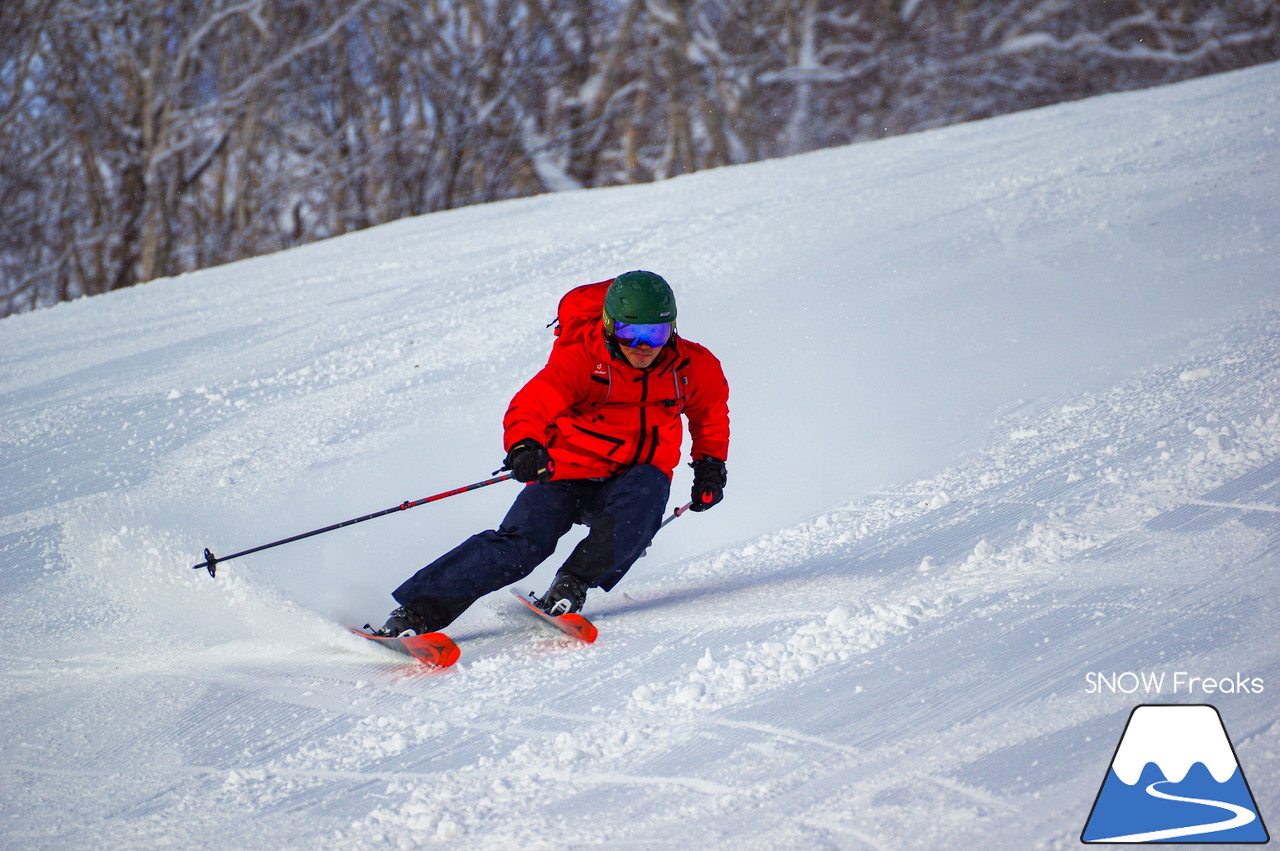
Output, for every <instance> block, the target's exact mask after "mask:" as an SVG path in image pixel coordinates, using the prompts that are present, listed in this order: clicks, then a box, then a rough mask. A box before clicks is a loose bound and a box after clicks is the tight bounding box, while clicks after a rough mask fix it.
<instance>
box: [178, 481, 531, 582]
mask: <svg viewBox="0 0 1280 851" xmlns="http://www.w3.org/2000/svg"><path fill="white" fill-rule="evenodd" d="M510 478H513V474H512V473H508V474H507V475H505V476H498V477H497V478H496V479H486V480H485V481H483V482H476V483H475V484H471V485H464V486H463V487H460V488H454V489H453V490H451V491H445V492H444V493H438V494H436V495H435V496H428V497H423V498H422V499H415V500H413V501H412V502H402V503H400V504H399V505H395V506H392V507H391V508H386V509H383V510H382V511H375V512H374V513H373V514H366V515H365V516H364V517H356V518H353V519H351V520H344V521H342V522H341V523H334V524H333V525H332V526H325V527H324V528H323V529H312V530H311V531H310V532H303V533H302V534H301V535H294V536H293V537H292V538H285V539H284V540H281V541H273V542H272V543H270V544H263V545H262V546H260V547H254V548H253V549H251V550H244V551H243V552H238V553H233V554H232V555H229V556H215V555H214V554H213V553H212V552H210V550H209V548H208V547H205V549H204V561H202V562H200V563H199V564H193V565H191V569H192V570H199V569H200V568H202V567H203V568H204V569H205V570H208V571H209V575H210V576H217V575H218V574H217V568H218V563H219V562H224V561H231V559H233V558H240V556H247V555H249V554H251V553H259V552H262V551H263V550H269V549H271V548H272V547H278V546H280V545H281V544H292V543H293V542H294V541H301V540H302V539H303V538H310V537H312V536H314V535H323V534H324V533H325V532H332V531H333V530H334V529H341V528H343V527H344V526H354V525H355V524H356V523H363V522H364V521H366V520H372V519H373V518H375V517H382V516H384V515H387V514H391V513H393V512H396V511H407V510H408V509H410V508H417V507H418V506H419V505H426V504H427V503H428V502H435V501H436V500H440V499H446V498H448V497H451V496H457V495H458V494H460V493H466V492H467V491H473V490H476V489H477V488H484V487H488V486H489V485H496V484H497V483H498V482H505V481H506V480H507V479H510Z"/></svg>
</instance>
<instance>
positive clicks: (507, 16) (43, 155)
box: [0, 0, 1280, 315]
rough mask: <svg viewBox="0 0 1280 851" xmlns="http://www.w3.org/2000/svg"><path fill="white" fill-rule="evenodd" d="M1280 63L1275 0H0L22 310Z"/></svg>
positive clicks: (7, 238)
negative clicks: (345, 239)
mask: <svg viewBox="0 0 1280 851" xmlns="http://www.w3.org/2000/svg"><path fill="white" fill-rule="evenodd" d="M1276 59H1280V4H1278V3H1277V2H1275V0H1008V2H977V0H942V2H928V0H843V2H838V1H837V0H778V1H777V2H763V0H205V2H199V1H198V0H185V2H173V0H0V315H8V314H12V313H17V312H22V311H26V310H31V309H34V308H37V307H42V306H47V305H50V304H54V303H56V302H58V301H63V300H67V299H72V298H77V297H79V296H82V295H92V294H95V293H101V292H106V291H109V290H113V289H119V288H122V287H127V286H130V285H132V284H134V283H137V282H140V281H146V280H150V279H153V278H157V277H163V276H167V275H174V274H178V273H181V272H186V271H191V270H194V269H199V268H204V267H208V266H213V265H218V264H222V263H227V262H230V261H233V260H238V259H242V258H245V257H251V256H255V255H260V254H264V253H268V252H272V251H277V250H280V249H283V248H288V247H291V246H295V245H300V244H303V243H307V242H310V241H313V240H317V239H323V238H326V237H330V236H336V235H339V234H343V233H347V232H350V231H354V230H359V229H361V228H366V227H370V226H372V225H377V224H382V223H385V222H389V221H393V220H396V219H399V218H402V217H405V216H412V215H418V214H422V213H429V212H433V211H437V210H445V209H451V208H455V207H461V206H465V205H469V204H476V203H483V202H487V201H494V200H499V199H504V198H514V197H520V196H527V195H533V194H537V193H541V192H547V191H558V190H565V189H574V188H585V187H598V186H611V185H619V184H631V183H638V182H645V181H652V180H660V179H663V178H667V177H671V176H674V175H678V174H686V173H690V172H694V171H699V170H702V169H707V168H714V167H717V166H721V165H728V164H735V163H746V162H753V161H756V160H760V159H765V158H769V157H777V156H787V155H791V154H797V153H803V152H805V151H810V150H815V149H818V148H823V147H829V146H833V145H842V144H848V143H852V142H859V141H865V140H871V139H877V138H881V137H884V136H891V135H897V134H902V133H909V132H913V131H918V130H923V129H927V128H930V127H938V126H942V125H946V124H954V123H958V122H963V121H970V120H974V119H980V118H987V117H990V116H994V115H999V114H1003V113H1008V112H1012V111H1016V110H1021V109H1028V108H1033V107H1038V106H1044V105H1047V104H1051V103H1056V102H1060V101H1065V100H1071V99H1077V98H1082V97H1088V96H1091V95H1096V94H1102V93H1106V92H1114V91H1123V90H1130V89H1135V88H1141V87H1145V86H1152V85H1160V84H1165V83H1171V82H1176V81H1178V80H1183V79H1188V78H1191V77H1196V76H1200V75H1203V74H1209V73H1216V72H1221V71H1227V70H1232V69H1235V68H1240V67H1245V66H1248V65H1254V64H1258V63H1262V62H1268V61H1273V60H1276Z"/></svg>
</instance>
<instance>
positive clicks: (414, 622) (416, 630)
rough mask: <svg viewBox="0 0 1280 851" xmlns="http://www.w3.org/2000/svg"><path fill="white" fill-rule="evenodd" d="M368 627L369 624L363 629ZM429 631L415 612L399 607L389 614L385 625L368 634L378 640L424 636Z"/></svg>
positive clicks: (425, 623)
mask: <svg viewBox="0 0 1280 851" xmlns="http://www.w3.org/2000/svg"><path fill="white" fill-rule="evenodd" d="M368 627H369V624H365V628H366V629H367V628H368ZM431 631H432V630H430V629H428V628H427V622H426V621H425V620H424V619H423V618H421V617H419V616H418V613H417V612H415V611H413V610H412V609H409V608H406V607H404V606H401V607H400V608H398V609H396V610H395V611H394V612H392V613H391V615H390V616H389V617H388V618H387V622H386V623H384V624H383V625H382V626H381V627H379V628H378V629H375V630H374V631H373V632H371V633H369V634H370V635H374V636H377V637H378V638H399V637H400V636H402V635H425V634H426V633H428V632H431Z"/></svg>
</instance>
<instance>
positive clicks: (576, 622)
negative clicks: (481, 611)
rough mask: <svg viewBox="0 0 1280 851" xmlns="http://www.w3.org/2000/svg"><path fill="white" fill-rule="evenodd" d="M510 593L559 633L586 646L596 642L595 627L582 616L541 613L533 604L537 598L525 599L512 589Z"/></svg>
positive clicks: (530, 596)
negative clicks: (569, 636) (570, 636)
mask: <svg viewBox="0 0 1280 851" xmlns="http://www.w3.org/2000/svg"><path fill="white" fill-rule="evenodd" d="M511 593H512V594H514V595H515V598H516V599H517V600H519V601H520V602H521V603H524V604H525V605H526V606H528V607H529V611H531V612H533V613H534V614H535V615H537V616H538V617H540V618H542V619H543V620H544V621H546V622H547V623H549V624H551V625H552V626H554V627H555V628H556V629H558V630H560V631H561V632H564V633H566V634H568V635H572V636H573V637H574V638H576V639H578V640H579V641H583V642H586V643H587V644H590V643H591V642H593V641H595V640H596V634H597V630H596V625H595V624H593V623H592V622H591V621H589V620H587V619H586V618H584V617H583V616H582V615H579V614H576V613H575V614H569V615H549V614H547V613H546V612H544V611H542V609H539V608H538V606H537V605H536V604H535V603H534V602H533V600H535V599H537V598H536V597H534V596H533V595H532V594H530V595H529V596H528V597H526V596H524V595H523V594H521V593H520V592H519V591H517V590H516V589H514V588H512V589H511ZM531 598H532V599H531Z"/></svg>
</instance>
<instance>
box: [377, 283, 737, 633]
mask: <svg viewBox="0 0 1280 851" xmlns="http://www.w3.org/2000/svg"><path fill="white" fill-rule="evenodd" d="M558 318H559V327H558V328H557V330H556V333H557V335H558V337H557V340H556V342H555V345H554V346H553V348H552V351H551V355H550V357H549V358H548V359H547V363H546V366H544V367H543V368H542V370H541V371H540V372H538V374H537V375H535V376H534V377H533V378H532V379H530V380H529V382H528V383H527V384H525V385H524V387H522V388H521V389H520V391H519V392H517V393H516V394H515V396H514V398H512V400H511V404H510V406H509V407H508V408H507V413H506V416H505V417H504V418H503V430H504V434H503V446H504V448H505V449H506V450H507V456H506V459H505V461H504V466H503V468H502V469H504V470H508V469H509V470H511V473H512V476H513V477H514V478H515V479H516V480H517V481H520V482H524V483H526V485H525V487H524V488H523V489H522V490H521V491H520V494H519V495H518V496H517V497H516V500H515V502H514V503H513V504H512V506H511V509H510V510H509V511H508V512H507V515H506V517H504V518H503V520H502V523H501V524H500V525H499V526H498V528H497V529H496V530H495V529H490V530H487V531H484V532H481V533H479V534H477V535H473V536H471V537H470V538H468V539H467V540H466V541H464V542H462V543H461V544H460V545H458V546H457V547H455V548H454V549H453V550H451V551H450V552H448V553H446V554H444V555H443V556H441V557H440V558H438V559H436V560H435V561H433V562H432V563H431V564H429V565H427V566H426V567H424V568H422V569H421V570H419V571H418V572H417V573H415V574H414V575H413V576H412V577H410V578H409V579H408V580H407V581H405V582H404V584H402V585H401V586H400V587H399V588H397V589H396V590H395V591H394V592H393V594H392V596H393V597H394V598H395V599H396V602H398V603H399V604H400V607H399V608H397V609H396V610H395V611H393V612H392V613H391V616H390V617H389V618H388V619H387V622H386V624H385V625H384V626H383V627H382V628H381V629H380V630H378V631H377V633H375V634H377V635H381V636H388V635H391V636H396V635H402V634H404V633H405V632H410V631H411V632H415V633H418V634H422V633H426V632H435V631H437V630H440V629H443V628H444V627H446V626H448V625H449V624H450V623H452V622H453V621H454V619H455V618H457V617H458V616H459V615H460V614H462V612H463V611H464V610H466V608H467V607H468V606H470V605H471V604H472V603H474V602H475V601H476V600H478V599H479V598H480V597H482V596H484V595H485V594H487V593H489V592H490V591H494V590H496V589H498V588H501V587H503V586H505V585H509V584H511V583H513V582H516V581H518V580H520V579H523V578H524V577H526V576H528V575H529V574H530V573H531V572H532V571H533V569H534V568H535V567H537V566H538V565H539V564H540V563H541V562H542V561H544V560H545V559H546V558H548V557H549V556H550V555H551V554H552V553H553V552H554V551H555V548H556V544H557V542H558V541H559V540H560V538H561V537H562V536H563V535H564V534H565V533H566V532H568V531H569V529H570V528H571V527H572V526H573V524H574V523H584V524H586V525H588V526H589V527H590V531H589V532H588V534H587V536H586V537H585V538H584V539H583V540H582V541H580V542H579V543H578V545H577V547H575V548H574V550H573V552H572V553H571V554H570V555H569V558H568V559H566V560H565V563H564V564H563V566H561V567H560V569H559V571H558V572H557V574H556V577H555V580H554V581H553V582H552V583H551V587H550V588H549V589H548V590H547V592H546V594H545V595H543V597H542V599H541V601H540V605H541V607H542V609H543V610H544V611H546V612H548V613H551V614H564V613H567V612H577V611H579V610H580V609H581V608H582V606H583V603H584V602H585V601H586V596H587V590H588V589H589V588H603V589H604V590H606V591H608V590H610V589H612V588H613V587H614V585H616V584H617V582H618V580H620V579H621V578H622V577H623V575H624V574H625V573H626V572H627V570H628V569H629V568H630V567H631V565H632V564H633V563H634V562H635V561H636V559H638V558H639V557H640V556H641V555H643V553H644V551H645V549H646V548H647V547H648V545H649V542H650V541H651V540H652V538H653V536H654V534H655V533H656V532H657V530H658V527H659V525H660V524H661V522H662V515H663V512H664V511H665V509H666V504H667V498H668V496H669V494H670V488H671V475H672V471H673V470H674V468H675V466H676V464H677V463H679V461H680V447H681V441H682V439H683V427H682V424H681V420H680V416H681V414H683V415H684V416H685V417H686V418H687V419H688V420H689V431H690V435H691V437H692V449H691V455H692V459H693V462H692V463H691V464H690V466H691V467H692V468H693V471H694V475H693V488H692V493H691V505H690V508H691V509H692V510H693V511H705V510H706V509H708V508H711V507H712V506H714V505H716V504H717V503H719V502H720V500H721V499H722V498H723V496H724V486H725V481H726V475H725V463H724V462H725V459H726V457H727V455H728V450H729V409H728V397H729V386H728V383H727V382H726V381H725V377H724V372H723V371H722V370H721V367H720V362H719V361H718V360H717V359H716V357H715V356H714V355H713V354H711V352H710V351H708V350H707V349H706V348H704V347H702V346H700V345H698V344H697V343H693V342H690V341H689V340H686V339H684V338H682V337H680V336H678V335H677V333H676V301H675V295H674V294H673V293H672V291H671V287H670V286H669V285H668V284H667V282H666V281H665V280H664V279H663V278H662V277H661V276H660V275H656V274H654V273H653V272H644V271H634V272H626V273H624V274H621V275H619V276H618V277H616V278H614V279H612V280H610V281H603V282H601V283H598V284H587V285H584V286H580V287H577V288H575V289H573V290H571V291H570V292H569V293H567V294H566V295H565V296H564V298H563V299H561V301H560V307H559V311H558Z"/></svg>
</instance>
